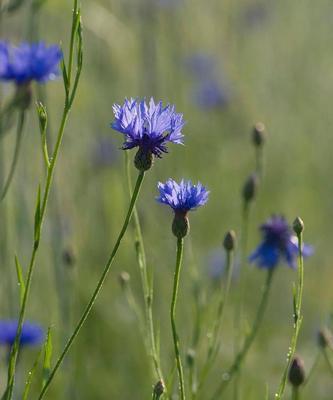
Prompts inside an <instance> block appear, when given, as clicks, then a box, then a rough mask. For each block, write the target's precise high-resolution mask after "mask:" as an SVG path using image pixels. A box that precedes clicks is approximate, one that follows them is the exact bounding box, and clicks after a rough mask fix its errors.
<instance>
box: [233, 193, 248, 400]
mask: <svg viewBox="0 0 333 400" xmlns="http://www.w3.org/2000/svg"><path fill="white" fill-rule="evenodd" d="M249 217H250V202H248V201H246V200H245V201H244V204H243V212H242V231H241V233H242V236H241V267H240V269H239V292H238V295H237V302H236V310H235V315H234V318H235V324H234V326H235V331H236V332H235V338H234V351H235V354H237V353H238V352H239V349H240V344H241V340H242V320H243V303H244V292H245V287H246V286H245V283H246V271H247V269H246V265H247V258H246V257H247V243H248V230H249ZM235 375H236V376H235V380H234V400H237V399H238V398H239V395H240V393H239V392H240V386H241V385H240V380H241V366H239V368H238V370H237V371H236V374H235Z"/></svg>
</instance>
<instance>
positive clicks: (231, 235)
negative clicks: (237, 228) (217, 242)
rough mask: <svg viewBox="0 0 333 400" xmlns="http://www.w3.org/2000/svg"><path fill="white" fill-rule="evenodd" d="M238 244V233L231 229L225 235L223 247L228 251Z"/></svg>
mask: <svg viewBox="0 0 333 400" xmlns="http://www.w3.org/2000/svg"><path fill="white" fill-rule="evenodd" d="M235 244H236V233H235V232H234V231H229V232H227V234H226V235H225V238H224V240H223V247H224V249H225V250H226V251H232V250H233V249H234V248H235Z"/></svg>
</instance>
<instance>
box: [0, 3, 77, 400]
mask: <svg viewBox="0 0 333 400" xmlns="http://www.w3.org/2000/svg"><path fill="white" fill-rule="evenodd" d="M74 15H75V16H76V18H77V16H78V15H79V14H78V8H77V0H74V9H73V21H74ZM72 30H73V27H72ZM75 32H76V31H75ZM74 44H75V41H74V40H73V41H72V40H71V44H70V53H73V51H74ZM77 44H78V53H79V55H80V59H79V60H78V64H77V70H76V75H75V82H76V85H74V86H73V89H72V90H71V91H70V89H71V88H70V86H69V85H67V87H66V90H65V92H66V96H65V106H64V110H63V114H62V118H61V123H60V127H59V130H58V134H57V139H56V144H55V147H54V150H53V154H52V159H51V161H50V166H49V168H48V169H47V176H46V184H45V189H44V193H43V197H42V202H41V206H39V204H38V206H37V207H38V209H37V210H36V211H38V219H37V220H38V221H37V224H38V225H37V226H36V218H35V231H34V241H33V247H32V252H31V257H30V262H29V267H28V273H27V279H26V282H25V291H24V296H23V299H22V304H21V309H20V314H19V319H18V325H17V331H16V337H15V342H14V344H13V346H12V349H11V354H10V359H9V363H8V376H7V387H6V391H5V393H4V396H3V399H5V400H11V399H12V396H13V388H14V381H15V369H16V363H17V357H18V352H19V347H20V338H21V333H22V326H23V322H24V318H25V313H26V307H27V300H28V297H29V293H30V288H31V282H32V276H33V271H34V267H35V260H36V256H37V252H38V248H39V243H40V237H41V231H42V226H43V222H44V217H45V213H46V207H47V204H48V200H49V194H50V190H51V184H52V180H53V174H54V169H55V166H56V163H57V159H58V154H59V150H60V147H61V143H62V139H63V135H64V131H65V125H66V122H67V118H68V115H69V113H70V110H71V106H72V103H73V100H74V97H75V95H76V90H77V87H78V86H77V83H78V81H79V78H80V75H81V69H82V40H81V36H79V38H78V43H77ZM72 63H73V59H72V58H70V59H69V65H70V66H71V64H72ZM70 99H71V101H70ZM36 234H37V235H36Z"/></svg>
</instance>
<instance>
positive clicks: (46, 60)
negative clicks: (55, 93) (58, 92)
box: [0, 42, 62, 85]
mask: <svg viewBox="0 0 333 400" xmlns="http://www.w3.org/2000/svg"><path fill="white" fill-rule="evenodd" d="M61 59H62V51H61V49H60V47H59V46H57V45H52V46H46V44H45V43H44V42H38V43H31V44H30V43H21V44H20V45H19V46H17V47H15V46H12V45H10V44H9V43H7V42H0V79H1V80H4V81H13V82H15V83H16V84H17V85H23V84H28V83H29V82H31V81H37V82H39V83H43V82H46V81H49V80H52V79H55V78H56V77H57V76H58V75H59V62H60V60H61Z"/></svg>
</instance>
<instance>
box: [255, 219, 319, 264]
mask: <svg viewBox="0 0 333 400" xmlns="http://www.w3.org/2000/svg"><path fill="white" fill-rule="evenodd" d="M260 230H261V232H262V235H263V240H262V242H261V244H260V245H259V246H258V247H257V249H256V250H255V251H254V252H253V253H252V254H251V255H250V257H249V260H250V262H255V263H256V264H257V266H258V267H260V268H267V269H271V268H275V267H276V266H277V265H278V263H279V262H280V261H281V260H282V261H284V262H286V263H287V264H288V265H289V267H291V268H295V267H296V259H297V256H298V241H297V237H296V236H295V235H293V233H292V230H291V228H290V227H289V225H288V223H287V221H286V220H285V219H284V217H282V216H275V215H274V216H272V217H271V218H270V219H269V220H268V221H266V222H265V223H264V224H263V225H261V227H260ZM302 252H303V256H305V257H307V256H310V255H311V254H312V253H313V248H312V247H311V246H308V245H303V249H302Z"/></svg>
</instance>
